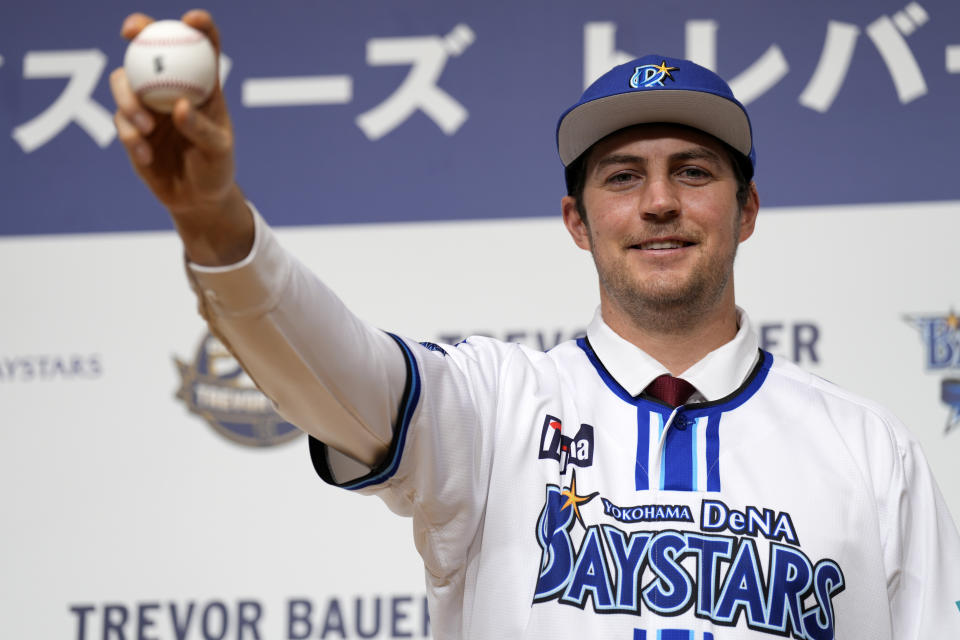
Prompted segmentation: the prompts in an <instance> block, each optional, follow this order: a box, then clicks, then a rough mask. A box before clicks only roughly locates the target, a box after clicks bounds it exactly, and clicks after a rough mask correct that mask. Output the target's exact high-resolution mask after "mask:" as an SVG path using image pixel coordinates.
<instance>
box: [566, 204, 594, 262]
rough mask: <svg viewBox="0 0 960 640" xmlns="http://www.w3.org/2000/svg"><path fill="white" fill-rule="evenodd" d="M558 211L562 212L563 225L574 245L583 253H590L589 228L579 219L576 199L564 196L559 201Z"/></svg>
mask: <svg viewBox="0 0 960 640" xmlns="http://www.w3.org/2000/svg"><path fill="white" fill-rule="evenodd" d="M560 209H561V210H562V211H563V225H564V226H565V227H566V228H567V231H569V232H570V237H571V238H573V242H574V244H576V245H577V246H578V247H580V248H581V249H583V250H584V251H590V228H589V227H588V226H587V223H586V222H585V221H584V220H583V219H582V218H581V217H580V212H579V211H578V210H577V200H576V198H574V197H573V196H564V197H563V200H561V201H560Z"/></svg>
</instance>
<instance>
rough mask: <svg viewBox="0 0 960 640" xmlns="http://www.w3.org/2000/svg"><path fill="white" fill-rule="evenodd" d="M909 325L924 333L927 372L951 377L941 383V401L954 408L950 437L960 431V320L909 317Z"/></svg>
mask: <svg viewBox="0 0 960 640" xmlns="http://www.w3.org/2000/svg"><path fill="white" fill-rule="evenodd" d="M906 321H907V322H908V323H909V324H911V325H913V327H914V328H915V329H917V331H919V332H920V339H921V340H922V341H923V347H924V365H925V368H926V370H927V371H943V372H944V373H947V374H948V375H949V376H951V377H947V378H944V379H943V380H942V381H941V383H940V399H941V400H942V401H943V403H944V404H946V405H947V406H948V407H949V408H950V414H949V416H948V417H947V426H946V430H945V431H946V433H950V432H951V431H953V430H954V429H956V428H957V427H960V316H958V315H957V314H956V313H954V312H953V310H951V311H950V313H948V314H947V315H945V316H942V315H931V316H907V317H906Z"/></svg>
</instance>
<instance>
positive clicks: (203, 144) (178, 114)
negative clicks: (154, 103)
mask: <svg viewBox="0 0 960 640" xmlns="http://www.w3.org/2000/svg"><path fill="white" fill-rule="evenodd" d="M172 116H173V124H174V126H176V127H177V130H178V131H180V133H182V134H183V137H185V138H186V139H187V140H189V141H190V142H192V143H193V144H194V145H196V146H197V147H198V148H199V149H202V150H203V151H207V152H210V153H225V152H228V151H230V147H231V145H232V136H231V135H230V129H229V127H226V126H222V125H220V124H217V123H216V122H215V121H213V120H212V119H210V117H208V116H207V115H206V114H204V113H203V112H202V111H200V110H199V109H196V108H195V107H193V106H191V105H190V102H189V101H188V100H187V99H186V98H180V99H179V100H177V103H176V104H175V105H174V106H173V114H172Z"/></svg>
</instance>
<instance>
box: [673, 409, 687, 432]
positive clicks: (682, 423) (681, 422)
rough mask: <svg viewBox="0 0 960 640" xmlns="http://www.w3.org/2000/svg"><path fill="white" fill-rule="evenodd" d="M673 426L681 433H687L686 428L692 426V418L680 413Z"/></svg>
mask: <svg viewBox="0 0 960 640" xmlns="http://www.w3.org/2000/svg"><path fill="white" fill-rule="evenodd" d="M673 424H674V426H676V427H677V429H680V431H685V430H686V428H687V427H689V426H690V418H688V417H687V416H685V415H683V414H682V413H678V414H677V417H676V418H674V419H673Z"/></svg>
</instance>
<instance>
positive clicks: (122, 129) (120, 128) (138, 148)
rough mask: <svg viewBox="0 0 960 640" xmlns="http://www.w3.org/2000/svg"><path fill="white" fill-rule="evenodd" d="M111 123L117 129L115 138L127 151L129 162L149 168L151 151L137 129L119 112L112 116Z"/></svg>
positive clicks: (151, 160)
mask: <svg viewBox="0 0 960 640" xmlns="http://www.w3.org/2000/svg"><path fill="white" fill-rule="evenodd" d="M113 123H114V125H116V127H117V138H118V139H119V140H120V143H121V144H122V145H123V147H124V148H125V149H126V150H127V154H128V155H129V156H130V160H131V162H133V164H135V165H137V166H140V167H146V166H149V165H150V163H151V162H153V150H152V149H151V148H150V145H149V144H148V143H147V141H146V140H144V139H143V136H141V135H140V132H139V131H138V130H137V128H136V127H135V126H133V124H132V123H131V122H130V121H129V120H127V118H126V116H124V115H123V114H122V113H121V112H119V111H117V112H116V113H115V114H114V115H113Z"/></svg>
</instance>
